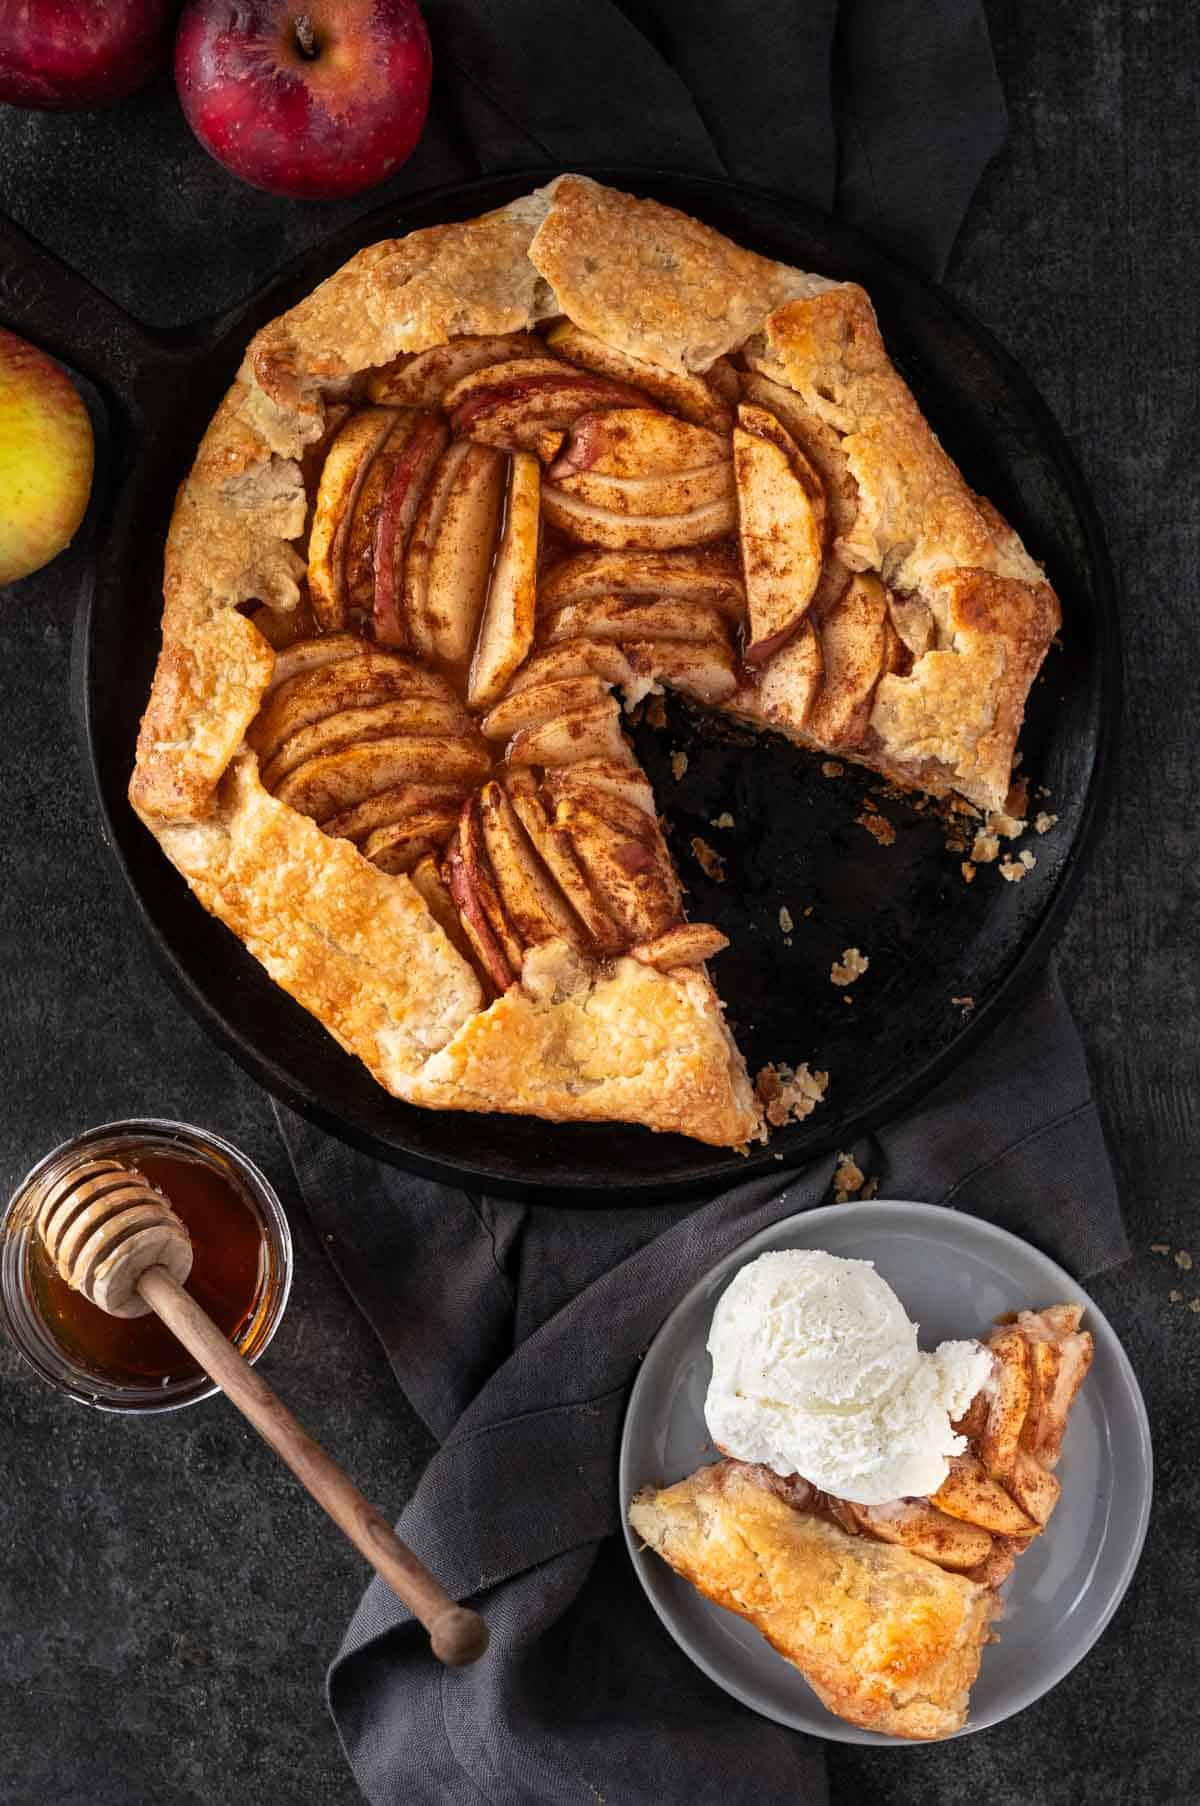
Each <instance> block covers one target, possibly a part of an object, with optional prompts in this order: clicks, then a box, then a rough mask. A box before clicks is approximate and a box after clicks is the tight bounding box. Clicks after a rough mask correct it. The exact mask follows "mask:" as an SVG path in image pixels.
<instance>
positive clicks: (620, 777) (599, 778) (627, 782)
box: [546, 759, 657, 820]
mask: <svg viewBox="0 0 1200 1806" xmlns="http://www.w3.org/2000/svg"><path fill="white" fill-rule="evenodd" d="M558 778H562V779H567V778H570V780H571V783H572V785H573V786H575V787H576V788H575V789H574V791H573V792H572V793H573V794H576V795H578V794H580V791H579V788H578V787H580V786H586V787H587V788H588V789H590V790H592V791H593V792H595V791H606V792H607V793H608V795H609V796H614V797H616V798H618V799H619V800H620V801H621V802H623V803H626V804H628V805H629V806H630V807H631V808H634V809H641V810H642V812H643V814H645V815H648V816H650V818H651V820H655V819H656V818H657V812H656V810H655V807H654V792H653V791H652V790H651V788H650V784H649V782H648V780H647V778H646V774H645V773H644V772H643V770H642V769H641V767H640V766H639V765H618V764H614V762H613V761H612V760H611V759H578V760H576V762H575V764H574V765H570V766H566V767H564V768H563V769H562V770H561V771H556V772H547V773H546V779H547V790H548V792H549V794H550V795H551V796H552V797H556V796H558V795H560V794H561V795H566V794H568V792H567V791H558V790H557V789H556V788H555V779H558Z"/></svg>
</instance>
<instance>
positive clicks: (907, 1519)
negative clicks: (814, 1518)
mask: <svg viewBox="0 0 1200 1806" xmlns="http://www.w3.org/2000/svg"><path fill="white" fill-rule="evenodd" d="M849 1510H850V1512H851V1514H852V1515H853V1516H854V1517H855V1518H856V1519H857V1521H858V1522H859V1523H860V1524H861V1525H862V1527H863V1529H865V1530H867V1531H869V1532H870V1534H871V1535H872V1536H875V1537H878V1538H879V1541H880V1542H881V1543H899V1545H900V1547H901V1548H902V1549H909V1550H911V1552H912V1553H913V1554H914V1555H923V1556H924V1557H925V1559H926V1561H934V1562H936V1563H937V1564H938V1566H939V1567H940V1568H953V1569H954V1570H956V1571H957V1572H964V1571H965V1570H966V1569H968V1568H975V1567H978V1565H979V1563H980V1562H982V1561H986V1560H987V1559H988V1557H989V1556H990V1554H991V1553H992V1539H991V1537H990V1536H989V1535H988V1532H987V1531H986V1530H981V1529H980V1528H979V1526H978V1525H977V1524H964V1523H961V1522H960V1521H959V1520H958V1519H957V1518H952V1517H949V1516H947V1514H946V1513H945V1512H944V1511H939V1510H938V1509H937V1507H936V1505H931V1504H930V1502H929V1500H928V1499H894V1500H892V1501H891V1502H890V1503H889V1504H887V1505H854V1504H851V1505H849Z"/></svg>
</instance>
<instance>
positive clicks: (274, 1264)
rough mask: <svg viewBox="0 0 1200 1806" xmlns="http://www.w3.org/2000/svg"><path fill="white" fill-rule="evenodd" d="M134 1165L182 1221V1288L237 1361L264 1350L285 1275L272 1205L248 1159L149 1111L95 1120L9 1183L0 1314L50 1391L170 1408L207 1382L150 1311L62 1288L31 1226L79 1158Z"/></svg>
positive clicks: (278, 1312) (284, 1239)
mask: <svg viewBox="0 0 1200 1806" xmlns="http://www.w3.org/2000/svg"><path fill="white" fill-rule="evenodd" d="M100 1156H107V1157H109V1158H111V1159H115V1160H119V1161H120V1162H121V1163H122V1165H126V1166H129V1167H131V1168H136V1169H137V1171H138V1172H139V1173H141V1174H142V1175H143V1176H144V1177H145V1178H146V1179H148V1180H149V1181H150V1183H151V1184H152V1185H153V1186H155V1187H156V1189H157V1190H159V1191H160V1192H162V1193H163V1195H164V1196H165V1197H166V1199H167V1200H168V1202H169V1203H170V1204H171V1206H172V1208H173V1209H174V1210H175V1212H176V1213H177V1214H178V1215H179V1216H180V1217H181V1218H182V1219H183V1221H184V1223H185V1224H186V1225H187V1229H188V1233H189V1235H190V1237H191V1242H192V1251H193V1259H192V1270H191V1273H190V1274H189V1276H188V1279H187V1282H186V1285H185V1288H184V1289H185V1290H186V1291H188V1292H190V1293H191V1295H192V1296H193V1297H194V1298H195V1300H196V1302H197V1303H198V1304H199V1305H201V1306H202V1308H203V1309H204V1310H205V1311H207V1312H208V1314H209V1316H210V1317H212V1318H213V1320H214V1322H216V1323H217V1324H218V1326H219V1327H220V1328H221V1329H223V1330H224V1331H225V1333H226V1335H227V1336H228V1337H229V1339H230V1341H231V1342H232V1343H233V1344H234V1346H235V1347H236V1348H237V1349H238V1351H239V1353H241V1354H242V1355H243V1356H244V1357H245V1358H246V1359H247V1360H248V1361H255V1360H257V1358H258V1356H259V1355H261V1354H262V1353H263V1351H264V1349H266V1348H267V1347H268V1345H269V1344H270V1342H271V1339H272V1337H273V1336H274V1334H275V1331H276V1329H277V1328H278V1326H279V1321H280V1319H281V1317H282V1315H283V1311H284V1307H285V1306H286V1304H287V1299H288V1293H289V1291H290V1289H291V1283H292V1239H291V1232H290V1230H289V1228H288V1222H287V1218H286V1216H285V1215H284V1212H283V1207H282V1205H281V1204H280V1202H279V1199H278V1198H277V1196H276V1195H275V1192H274V1190H273V1189H272V1187H271V1185H270V1184H269V1183H268V1181H267V1179H266V1178H265V1177H264V1176H263V1174H262V1173H261V1172H260V1171H259V1170H258V1168H257V1167H256V1166H255V1165H254V1163H253V1161H251V1160H248V1159H247V1158H246V1156H245V1155H244V1154H242V1153H240V1152H239V1151H238V1149H237V1148H235V1147H232V1146H231V1145H230V1143H229V1142H227V1141H223V1140H222V1139H221V1137H220V1136H219V1135H214V1134H212V1133H211V1132H210V1131H208V1130H203V1129H196V1128H192V1127H190V1126H189V1125H188V1124H186V1123H177V1122H166V1121H162V1120H159V1119H157V1118H149V1117H148V1118H144V1119H135V1120H131V1121H128V1122H115V1123H104V1124H102V1125H101V1126H100V1127H98V1128H95V1129H88V1130H86V1131H85V1132H84V1133H83V1134H81V1135H76V1136H74V1137H73V1138H72V1139H71V1140H70V1141H67V1142H64V1143H63V1144H62V1146H61V1147H57V1148H55V1149H54V1150H53V1152H52V1153H49V1154H47V1155H46V1156H45V1158H44V1159H43V1160H40V1161H39V1162H38V1164H37V1165H36V1166H35V1167H34V1168H33V1170H32V1172H30V1173H29V1174H28V1175H27V1176H26V1177H25V1178H24V1179H23V1180H22V1181H21V1183H20V1185H18V1187H17V1189H16V1191H15V1192H14V1194H13V1196H12V1198H11V1200H10V1202H9V1205H8V1208H7V1210H6V1211H5V1213H4V1216H3V1218H0V1319H2V1320H3V1322H4V1324H5V1326H6V1327H7V1329H8V1331H9V1334H10V1335H11V1336H12V1339H13V1341H14V1342H15V1344H16V1346H17V1349H18V1351H19V1353H20V1354H21V1355H22V1356H23V1357H24V1359H25V1360H26V1361H27V1362H28V1364H29V1365H30V1366H31V1367H32V1368H33V1369H34V1370H35V1372H37V1373H39V1374H40V1375H41V1376H42V1378H43V1379H45V1380H47V1381H49V1383H50V1384H51V1385H52V1386H55V1387H57V1388H58V1390H59V1391H60V1392H64V1393H66V1394H67V1396H68V1397H69V1398H73V1399H75V1400H77V1401H78V1402H79V1403H81V1404H87V1405H94V1406H96V1407H97V1408H99V1409H100V1410H106V1411H172V1410H177V1409H179V1408H180V1407H181V1406H183V1405H190V1404H194V1403H196V1401H197V1400H198V1399H202V1398H208V1397H210V1396H211V1395H212V1394H213V1393H214V1392H215V1391H216V1390H217V1388H216V1387H215V1386H214V1385H213V1383H212V1381H211V1380H210V1379H209V1378H208V1376H207V1374H205V1373H204V1372H203V1371H202V1370H201V1369H200V1368H199V1367H198V1366H197V1365H196V1362H195V1361H194V1360H193V1358H192V1356H191V1355H190V1354H188V1352H187V1351H186V1349H184V1348H183V1347H182V1346H181V1345H180V1343H178V1342H177V1341H176V1340H175V1337H174V1336H173V1335H172V1334H171V1332H170V1330H168V1329H167V1327H166V1325H165V1324H164V1323H162V1322H161V1321H160V1320H159V1319H158V1318H157V1317H156V1316H154V1315H153V1313H150V1314H148V1315H146V1316H143V1317H134V1318H118V1317H111V1316H108V1315H107V1314H106V1313H105V1312H104V1311H101V1310H99V1309H98V1308H97V1307H96V1306H95V1305H93V1304H90V1303H89V1302H88V1300H87V1299H86V1298H84V1297H82V1295H81V1294H80V1293H78V1292H73V1291H71V1289H70V1288H69V1286H67V1284H66V1282H65V1281H64V1280H63V1279H62V1278H61V1277H60V1275H59V1273H58V1272H57V1270H56V1269H55V1267H54V1265H53V1263H52V1262H51V1260H50V1258H49V1256H48V1254H47V1253H46V1250H45V1248H44V1247H43V1245H42V1242H41V1238H40V1237H39V1236H38V1234H37V1230H36V1227H35V1224H36V1218H37V1213H38V1210H39V1208H40V1206H41V1203H42V1200H43V1199H44V1198H45V1197H46V1195H47V1194H48V1192H49V1190H50V1189H51V1187H53V1186H57V1185H59V1184H61V1183H62V1182H63V1181H64V1180H66V1179H68V1178H69V1175H70V1173H71V1172H72V1171H73V1169H74V1168H75V1167H76V1166H78V1165H82V1164H83V1163H84V1162H87V1161H91V1160H95V1159H97V1158H98V1157H100Z"/></svg>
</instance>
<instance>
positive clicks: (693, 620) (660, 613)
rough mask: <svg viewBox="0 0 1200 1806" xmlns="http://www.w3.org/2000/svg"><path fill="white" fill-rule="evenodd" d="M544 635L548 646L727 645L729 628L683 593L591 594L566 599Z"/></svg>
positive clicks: (700, 604) (708, 608) (547, 626)
mask: <svg viewBox="0 0 1200 1806" xmlns="http://www.w3.org/2000/svg"><path fill="white" fill-rule="evenodd" d="M543 638H544V640H545V642H546V644H547V645H550V646H553V645H555V644H556V643H557V642H559V641H560V640H573V639H576V638H587V639H593V640H602V639H608V640H618V641H622V642H623V641H626V640H630V641H636V640H690V641H692V642H695V643H712V644H715V645H718V646H728V644H729V635H728V629H727V627H726V625H725V622H724V619H723V618H722V616H721V615H720V614H718V613H717V611H716V609H714V608H711V607H710V606H709V605H708V603H707V602H696V601H692V600H691V599H689V598H688V597H686V596H669V597H666V598H665V599H664V600H663V601H661V602H650V601H646V600H645V599H644V598H640V597H637V596H629V597H626V596H594V597H592V598H590V599H589V600H588V601H586V602H568V603H567V605H566V607H565V608H560V609H557V610H556V611H555V612H554V613H553V614H552V615H550V616H549V618H548V619H547V621H546V624H545V627H544V630H543Z"/></svg>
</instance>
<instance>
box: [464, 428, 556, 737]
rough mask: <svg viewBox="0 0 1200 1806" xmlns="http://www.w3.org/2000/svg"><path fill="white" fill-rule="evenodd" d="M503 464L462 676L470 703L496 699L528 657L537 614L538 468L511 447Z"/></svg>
mask: <svg viewBox="0 0 1200 1806" xmlns="http://www.w3.org/2000/svg"><path fill="white" fill-rule="evenodd" d="M509 465H510V468H509V479H508V495H507V497H506V501H505V514H504V526H503V529H502V530H501V534H500V543H499V545H498V547H497V549H496V561H495V564H494V565H493V567H492V578H491V584H490V586H489V588H488V594H487V601H486V603H485V604H484V609H483V619H482V620H481V622H480V625H479V638H478V640H477V641H476V644H475V656H474V657H473V658H472V660H471V670H470V675H469V677H468V680H467V700H468V701H469V703H470V705H471V707H472V708H474V709H488V708H491V707H492V706H493V705H494V704H495V703H497V702H499V700H500V698H501V696H503V694H504V692H505V690H506V689H507V688H508V684H509V681H510V679H511V678H512V677H513V675H514V673H515V672H516V671H517V670H518V668H519V667H520V666H521V665H522V664H524V662H525V659H526V658H527V657H528V654H529V648H530V647H531V646H532V644H533V632H534V624H535V621H536V618H537V557H538V514H539V500H540V493H541V471H540V467H539V465H538V461H537V459H536V458H535V457H534V456H533V455H532V453H530V452H514V453H513V455H512V458H511V459H510V460H509Z"/></svg>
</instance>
